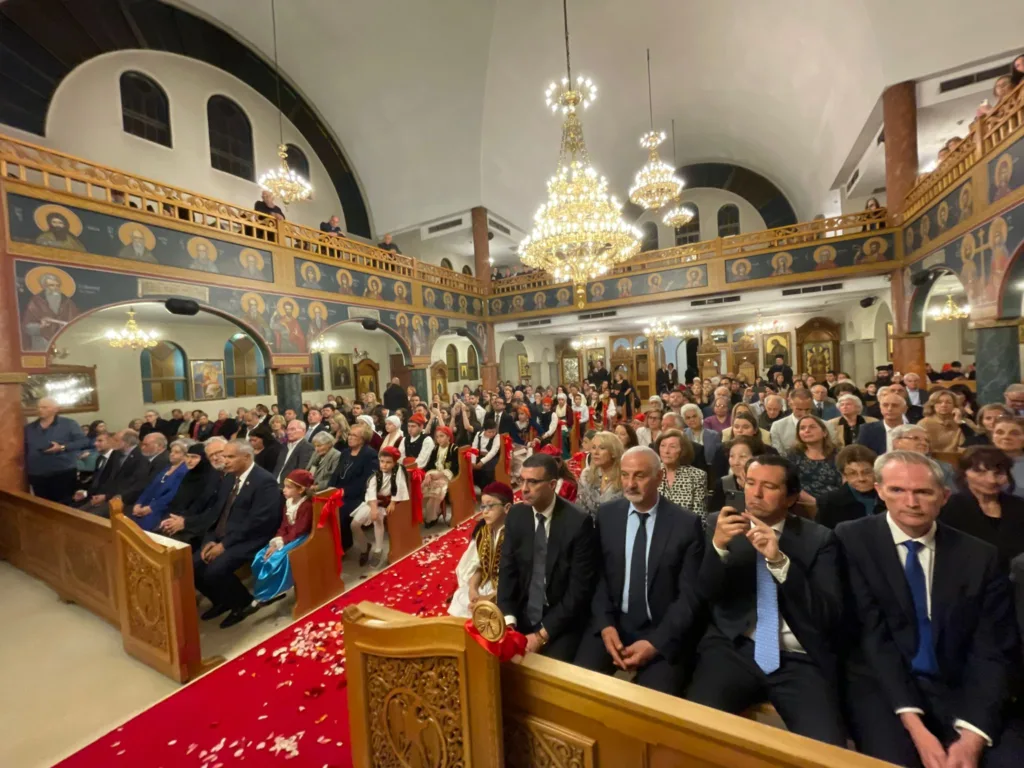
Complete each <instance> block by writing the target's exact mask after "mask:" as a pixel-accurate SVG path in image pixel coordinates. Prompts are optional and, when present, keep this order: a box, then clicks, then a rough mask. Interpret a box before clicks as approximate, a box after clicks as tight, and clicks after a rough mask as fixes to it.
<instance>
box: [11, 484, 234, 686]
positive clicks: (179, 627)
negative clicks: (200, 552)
mask: <svg viewBox="0 0 1024 768" xmlns="http://www.w3.org/2000/svg"><path fill="white" fill-rule="evenodd" d="M110 514H111V518H110V519H109V520H108V519H107V518H103V517H99V516H97V515H92V514H89V513H88V512H82V511H80V510H77V509H72V508H71V507H65V506H63V505H61V504H54V503H53V502H50V501H46V500H44V499H40V498H37V497H36V496H32V495H30V494H27V493H21V492H19V491H4V490H0V557H2V558H3V559H5V560H7V561H8V562H10V563H11V565H13V566H15V567H16V568H19V569H20V570H22V571H25V572H26V573H28V574H30V575H32V576H35V577H36V578H38V579H40V580H42V581H44V582H46V583H47V584H48V585H49V586H50V587H51V588H52V589H53V590H54V591H55V592H56V593H57V595H58V596H59V597H60V599H61V600H63V601H64V602H69V603H76V604H78V605H81V606H82V607H83V608H85V609H87V610H89V611H91V612H92V613H94V614H96V615H97V616H99V617H100V618H102V619H104V620H106V621H107V622H109V623H110V624H111V625H113V626H115V627H117V628H119V629H120V630H121V636H122V639H123V642H124V648H125V651H126V652H127V653H128V654H129V655H131V656H134V657H136V658H138V659H139V660H140V661H142V662H144V663H145V664H148V665H149V666H151V667H153V668H154V669H156V670H157V671H159V672H161V673H163V674H165V675H167V676H168V677H170V678H171V679H173V680H176V681H178V682H187V681H189V680H191V679H193V678H195V677H197V676H198V675H200V674H202V673H203V672H205V671H206V670H208V669H210V668H211V667H213V666H215V665H217V664H219V663H220V662H222V661H223V659H222V658H220V657H214V658H212V659H206V660H204V659H202V657H201V654H200V646H199V630H198V620H197V616H196V594H195V587H194V583H193V579H192V550H191V548H190V547H188V546H187V545H183V544H180V543H179V542H176V541H173V540H170V539H165V538H164V537H160V536H152V535H150V534H147V533H144V532H143V531H142V530H140V529H139V527H138V526H137V525H136V524H135V523H134V522H133V521H132V520H130V519H129V518H127V517H125V516H124V515H122V514H121V510H120V505H119V504H117V503H114V502H111V505H110Z"/></svg>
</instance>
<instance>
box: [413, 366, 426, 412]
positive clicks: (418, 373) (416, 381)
mask: <svg viewBox="0 0 1024 768" xmlns="http://www.w3.org/2000/svg"><path fill="white" fill-rule="evenodd" d="M409 377H410V383H411V384H412V386H413V387H415V388H416V394H417V395H419V396H420V400H423V401H424V402H426V403H427V404H429V403H430V377H429V375H428V374H427V366H423V367H421V368H415V367H414V368H410V369H409Z"/></svg>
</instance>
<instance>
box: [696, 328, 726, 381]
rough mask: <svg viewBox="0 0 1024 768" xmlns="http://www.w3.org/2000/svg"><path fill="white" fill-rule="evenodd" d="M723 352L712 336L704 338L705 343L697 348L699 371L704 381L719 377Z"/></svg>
mask: <svg viewBox="0 0 1024 768" xmlns="http://www.w3.org/2000/svg"><path fill="white" fill-rule="evenodd" d="M721 359H722V350H720V349H719V348H718V345H717V344H715V341H714V339H712V338H711V336H710V335H708V336H705V337H704V343H702V344H701V345H700V346H699V347H697V369H698V370H699V371H700V377H701V378H702V379H710V378H712V377H714V376H717V375H718V368H719V366H720V365H721Z"/></svg>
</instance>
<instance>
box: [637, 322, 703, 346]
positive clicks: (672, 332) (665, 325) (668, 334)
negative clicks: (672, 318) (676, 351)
mask: <svg viewBox="0 0 1024 768" xmlns="http://www.w3.org/2000/svg"><path fill="white" fill-rule="evenodd" d="M697 333H698V332H697V331H695V330H685V331H681V330H679V326H677V325H676V324H675V323H670V322H668V321H667V320H662V319H660V318H659V319H657V320H655V321H654V322H653V323H651V324H650V325H648V326H647V327H646V328H644V336H647V337H649V338H650V339H651V340H652V341H654V343H655V344H661V343H662V342H663V341H664V340H665V339H676V338H686V337H688V336H696V335H697Z"/></svg>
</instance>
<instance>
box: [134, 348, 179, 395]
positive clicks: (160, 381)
mask: <svg viewBox="0 0 1024 768" xmlns="http://www.w3.org/2000/svg"><path fill="white" fill-rule="evenodd" d="M139 364H140V366H141V368H142V402H144V403H169V402H175V401H178V400H188V378H187V377H186V376H185V353H184V352H182V351H181V347H179V346H178V345H177V344H172V343H171V342H169V341H161V342H160V343H159V344H157V345H156V346H155V347H153V348H151V349H144V350H142V355H141V356H140V358H139Z"/></svg>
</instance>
